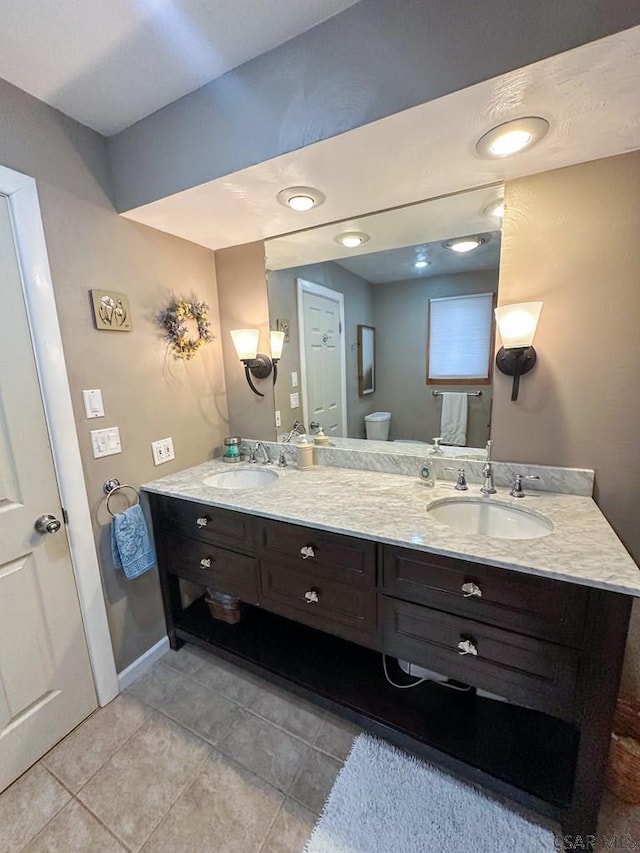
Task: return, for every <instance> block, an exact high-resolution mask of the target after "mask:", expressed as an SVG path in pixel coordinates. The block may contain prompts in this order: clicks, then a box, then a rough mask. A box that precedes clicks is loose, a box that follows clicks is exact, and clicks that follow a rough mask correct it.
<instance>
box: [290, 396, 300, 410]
mask: <svg viewBox="0 0 640 853" xmlns="http://www.w3.org/2000/svg"><path fill="white" fill-rule="evenodd" d="M289 400H290V401H291V408H292V409H297V408H299V407H300V395H299V394H298V393H296V394H289Z"/></svg>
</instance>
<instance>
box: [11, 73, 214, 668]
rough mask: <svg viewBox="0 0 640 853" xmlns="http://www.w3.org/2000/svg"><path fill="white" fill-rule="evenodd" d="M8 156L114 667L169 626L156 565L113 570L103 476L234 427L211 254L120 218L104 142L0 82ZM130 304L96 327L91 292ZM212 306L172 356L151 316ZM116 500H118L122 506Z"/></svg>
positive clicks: (124, 474) (195, 449)
mask: <svg viewBox="0 0 640 853" xmlns="http://www.w3.org/2000/svg"><path fill="white" fill-rule="evenodd" d="M0 114H1V115H2V122H1V123H0V163H2V164H3V165H5V166H8V167H9V168H12V169H16V170H18V171H20V172H24V173H25V174H28V175H32V176H34V177H35V178H36V179H37V185H38V194H39V197H40V203H41V208H42V215H43V220H44V230H45V235H46V240H47V247H48V251H49V259H50V263H51V271H52V276H53V285H54V289H55V295H56V303H57V306H58V315H59V320H60V326H61V331H62V339H63V345H64V350H65V356H66V362H67V369H68V374H69V382H70V386H71V394H72V399H73V407H74V413H75V418H76V425H77V431H78V438H79V442H80V452H81V455H82V464H83V468H84V474H85V481H86V487H87V493H88V497H89V504H90V507H91V510H92V516H93V525H94V532H95V538H96V543H97V545H98V548H99V554H100V566H101V572H102V580H103V588H104V595H105V600H106V603H107V614H108V619H109V627H110V631H111V638H112V641H113V646H114V652H115V657H116V666H117V668H118V670H120V671H121V670H122V669H124V668H125V667H126V666H127V665H128V664H129V663H131V662H132V661H133V660H135V658H137V657H138V656H139V655H141V654H142V653H143V652H145V651H146V650H147V649H148V648H149V647H150V646H152V645H153V644H154V643H156V642H157V641H158V640H159V639H161V638H162V636H163V635H164V634H165V633H166V628H165V623H164V615H163V612H162V606H161V600H160V589H159V584H158V577H157V572H156V571H155V570H153V571H152V572H148V573H147V574H145V575H143V576H141V577H140V578H137V579H136V580H133V581H127V580H124V578H123V575H122V573H116V572H114V570H113V568H112V565H111V559H110V556H109V553H108V549H107V547H106V545H107V533H108V523H109V516H108V514H107V512H106V509H105V501H104V494H103V492H102V484H103V482H104V480H106V479H107V478H108V477H117V478H118V479H120V480H121V481H122V482H126V483H131V484H132V485H134V486H139V485H140V484H141V483H144V482H147V481H149V480H152V479H155V478H157V477H158V476H161V475H162V474H168V473H170V472H172V471H177V470H179V469H181V468H185V467H187V466H189V465H193V464H195V463H197V462H201V461H203V460H204V459H206V458H207V457H209V456H211V455H213V452H214V450H215V449H216V448H218V447H219V446H220V444H221V437H222V435H223V434H224V432H225V431H226V430H225V429H224V428H223V426H222V424H223V423H224V420H225V419H226V408H225V407H226V399H225V397H224V379H223V372H222V354H221V348H220V338H219V334H220V332H219V323H218V309H217V296H216V284H215V269H214V257H213V253H212V252H209V251H207V250H206V249H202V248H201V247H199V246H195V245H194V244H192V243H187V242H185V241H183V240H179V239H177V238H175V237H170V236H168V235H166V234H162V233H160V232H158V231H154V230H152V229H150V228H145V227H144V226H141V225H138V224H136V223H133V222H129V221H128V220H126V219H123V218H121V217H119V216H118V215H117V214H116V212H115V211H114V209H113V207H112V205H111V202H110V201H109V199H108V197H107V192H108V164H107V150H106V141H105V140H104V139H103V138H102V137H101V136H99V135H98V134H97V133H94V132H93V131H91V130H88V129H87V128H85V127H82V126H81V125H79V124H77V123H76V122H74V121H72V120H71V119H68V118H66V117H65V116H63V115H62V114H61V113H59V112H57V111H56V110H53V109H51V108H50V107H48V106H46V105H45V104H43V103H42V102H40V101H37V100H36V99H34V98H32V97H31V96H30V95H27V94H26V93H24V92H22V91H20V90H19V89H16V88H15V87H13V86H10V85H9V84H8V83H5V82H4V81H0ZM92 288H99V289H112V290H118V291H122V292H124V293H126V294H127V295H128V297H129V300H130V305H131V310H132V316H133V331H132V332H130V333H126V334H125V333H116V332H98V331H96V330H95V329H94V326H93V319H92V312H91V307H90V297H89V291H90V289H92ZM172 293H174V294H176V295H183V296H189V295H191V294H194V295H197V296H198V297H199V298H200V299H203V300H205V301H207V302H208V303H209V305H210V309H211V310H210V319H211V321H212V331H213V332H214V334H216V336H217V339H216V341H214V343H212V344H209V345H208V346H206V347H205V348H204V349H203V350H201V352H200V353H199V354H198V356H197V357H196V358H195V359H194V360H193V361H192V362H176V361H174V360H173V358H172V357H171V356H169V355H168V353H167V347H166V344H165V343H164V342H163V341H162V339H161V336H160V332H159V330H158V328H157V327H156V324H155V322H154V317H155V314H156V313H157V312H158V311H159V310H161V309H162V308H163V307H165V305H166V304H167V301H168V299H169V297H170V295H171V294H172ZM83 388H101V389H102V393H103V399H104V404H105V410H106V417H105V418H102V419H100V420H91V421H88V420H87V419H86V418H85V414H84V408H83V405H82V395H81V390H82V389H83ZM114 425H118V426H119V427H120V436H121V440H122V447H123V452H122V453H121V454H120V455H117V456H108V457H106V458H103V459H94V458H93V456H92V453H91V449H90V437H89V431H90V429H97V428H99V427H102V426H114ZM168 435H170V436H172V437H173V440H174V444H175V451H176V459H175V461H174V462H171V463H168V464H166V465H163V466H162V467H161V468H156V467H155V466H154V465H153V461H152V457H151V447H150V442H151V441H153V440H154V439H158V438H164V437H166V436H168ZM114 506H115V504H114Z"/></svg>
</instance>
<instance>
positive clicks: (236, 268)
mask: <svg viewBox="0 0 640 853" xmlns="http://www.w3.org/2000/svg"><path fill="white" fill-rule="evenodd" d="M215 255H216V274H217V282H218V298H219V303H220V334H221V337H222V350H223V353H224V377H225V387H226V393H227V409H228V412H229V423H230V424H231V430H232V432H231V430H230V432H228V433H227V434H233V435H239V436H241V437H242V438H250V439H259V438H262V439H268V440H271V441H272V440H274V439H275V437H276V431H275V423H274V419H273V413H274V406H273V378H272V377H271V376H269V377H267V378H266V379H255V378H254V377H252V381H253V383H254V385H255V386H256V387H257V388H258V390H259V391H261V392H262V393H263V394H264V397H258V396H257V395H256V394H254V393H253V391H252V390H251V388H250V387H249V385H248V384H247V380H246V377H245V372H244V365H243V364H242V362H241V361H240V360H239V359H238V356H237V353H236V351H235V348H234V346H233V341H232V339H231V335H230V334H229V331H230V330H231V329H260V343H259V349H258V352H264V353H266V354H267V355H270V354H271V351H270V348H269V306H268V303H267V279H266V274H265V270H264V243H263V242H262V241H260V242H258V243H246V244H245V245H243V246H232V247H231V248H229V249H221V250H220V251H218V252H216V253H215Z"/></svg>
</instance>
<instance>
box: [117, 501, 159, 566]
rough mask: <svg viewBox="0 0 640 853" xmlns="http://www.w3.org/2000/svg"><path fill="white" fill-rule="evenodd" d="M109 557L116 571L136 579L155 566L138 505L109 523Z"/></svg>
mask: <svg viewBox="0 0 640 853" xmlns="http://www.w3.org/2000/svg"><path fill="white" fill-rule="evenodd" d="M111 555H112V557H113V565H114V568H116V569H122V570H123V571H124V573H125V575H126V577H128V578H137V577H138V575H141V574H142V573H143V572H146V571H147V570H148V569H151V568H153V567H154V566H155V564H156V555H155V552H154V550H153V545H152V544H151V539H150V538H149V531H148V530H147V522H146V521H145V517H144V514H143V512H142V507H141V506H140V504H136V505H135V506H131V507H129V509H127V510H125V511H124V512H119V513H118V514H117V515H115V516H114V517H113V520H112V522H111Z"/></svg>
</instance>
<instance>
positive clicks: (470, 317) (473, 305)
mask: <svg viewBox="0 0 640 853" xmlns="http://www.w3.org/2000/svg"><path fill="white" fill-rule="evenodd" d="M493 305H494V294H493V293H474V294H471V295H468V296H447V297H443V298H441V299H430V300H429V338H428V343H427V382H428V383H434V382H437V383H441V384H446V383H447V382H449V383H457V384H462V383H463V382H469V383H484V384H487V383H488V382H490V378H491V350H492V344H493Z"/></svg>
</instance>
